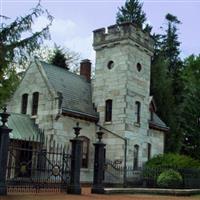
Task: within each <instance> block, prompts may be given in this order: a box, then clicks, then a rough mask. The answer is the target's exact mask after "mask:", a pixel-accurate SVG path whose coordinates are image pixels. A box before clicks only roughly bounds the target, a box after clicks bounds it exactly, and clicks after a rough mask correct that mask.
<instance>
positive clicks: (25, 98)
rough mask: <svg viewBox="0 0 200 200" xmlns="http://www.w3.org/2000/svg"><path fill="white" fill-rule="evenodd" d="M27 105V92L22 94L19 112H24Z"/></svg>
mask: <svg viewBox="0 0 200 200" xmlns="http://www.w3.org/2000/svg"><path fill="white" fill-rule="evenodd" d="M27 105H28V94H23V95H22V105H21V113H22V114H26V112H27Z"/></svg>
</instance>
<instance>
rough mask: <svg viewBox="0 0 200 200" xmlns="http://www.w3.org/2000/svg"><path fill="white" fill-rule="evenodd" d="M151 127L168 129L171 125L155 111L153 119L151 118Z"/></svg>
mask: <svg viewBox="0 0 200 200" xmlns="http://www.w3.org/2000/svg"><path fill="white" fill-rule="evenodd" d="M149 126H150V128H155V129H159V130H164V131H168V130H169V127H167V125H166V124H165V123H164V122H163V121H162V120H161V119H160V118H159V117H158V115H157V114H156V113H153V119H152V120H149Z"/></svg>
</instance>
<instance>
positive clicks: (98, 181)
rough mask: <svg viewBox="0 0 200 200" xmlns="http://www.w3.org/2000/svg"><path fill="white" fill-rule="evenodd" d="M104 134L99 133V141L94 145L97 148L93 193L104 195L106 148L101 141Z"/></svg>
mask: <svg viewBox="0 0 200 200" xmlns="http://www.w3.org/2000/svg"><path fill="white" fill-rule="evenodd" d="M103 134H104V133H103V132H101V131H99V132H97V135H98V139H99V141H98V142H96V143H94V147H95V157H94V177H93V184H92V191H91V192H92V193H96V194H103V193H104V186H103V179H104V168H105V146H106V144H104V143H103V142H102V141H101V139H102V135H103Z"/></svg>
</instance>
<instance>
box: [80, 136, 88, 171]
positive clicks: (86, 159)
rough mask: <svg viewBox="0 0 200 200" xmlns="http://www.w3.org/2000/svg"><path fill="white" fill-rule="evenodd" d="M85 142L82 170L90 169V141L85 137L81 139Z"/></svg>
mask: <svg viewBox="0 0 200 200" xmlns="http://www.w3.org/2000/svg"><path fill="white" fill-rule="evenodd" d="M79 138H80V139H81V140H82V141H83V146H82V166H81V167H82V168H88V161H89V159H88V158H89V145H90V139H89V138H87V137H85V136H80V137H79Z"/></svg>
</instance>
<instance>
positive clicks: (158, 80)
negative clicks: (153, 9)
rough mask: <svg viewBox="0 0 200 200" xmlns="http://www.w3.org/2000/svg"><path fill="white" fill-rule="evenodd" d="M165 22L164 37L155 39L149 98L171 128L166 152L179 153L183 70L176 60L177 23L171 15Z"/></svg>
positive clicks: (179, 61)
mask: <svg viewBox="0 0 200 200" xmlns="http://www.w3.org/2000/svg"><path fill="white" fill-rule="evenodd" d="M166 21H167V28H166V30H165V32H164V34H161V35H156V37H157V41H156V46H155V47H156V49H155V50H156V51H155V56H154V59H153V62H152V73H151V74H152V78H151V94H152V95H154V98H155V100H156V102H157V107H158V112H159V116H160V117H161V119H163V120H164V121H165V122H166V123H167V125H168V126H169V127H170V132H169V133H168V134H167V137H166V144H165V147H166V149H165V150H166V151H167V152H178V151H179V150H180V147H181V141H182V132H181V129H180V121H181V114H180V108H181V103H182V98H181V97H182V90H183V88H182V80H181V76H180V74H181V70H182V62H181V59H180V57H179V55H180V50H179V47H180V42H179V41H178V34H177V30H178V29H177V25H178V24H180V21H178V19H177V17H175V16H173V15H171V14H167V15H166ZM156 37H154V38H156ZM163 68H164V69H163ZM158 71H161V72H162V74H161V75H159V74H158ZM160 76H162V77H160ZM162 100H163V101H162Z"/></svg>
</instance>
